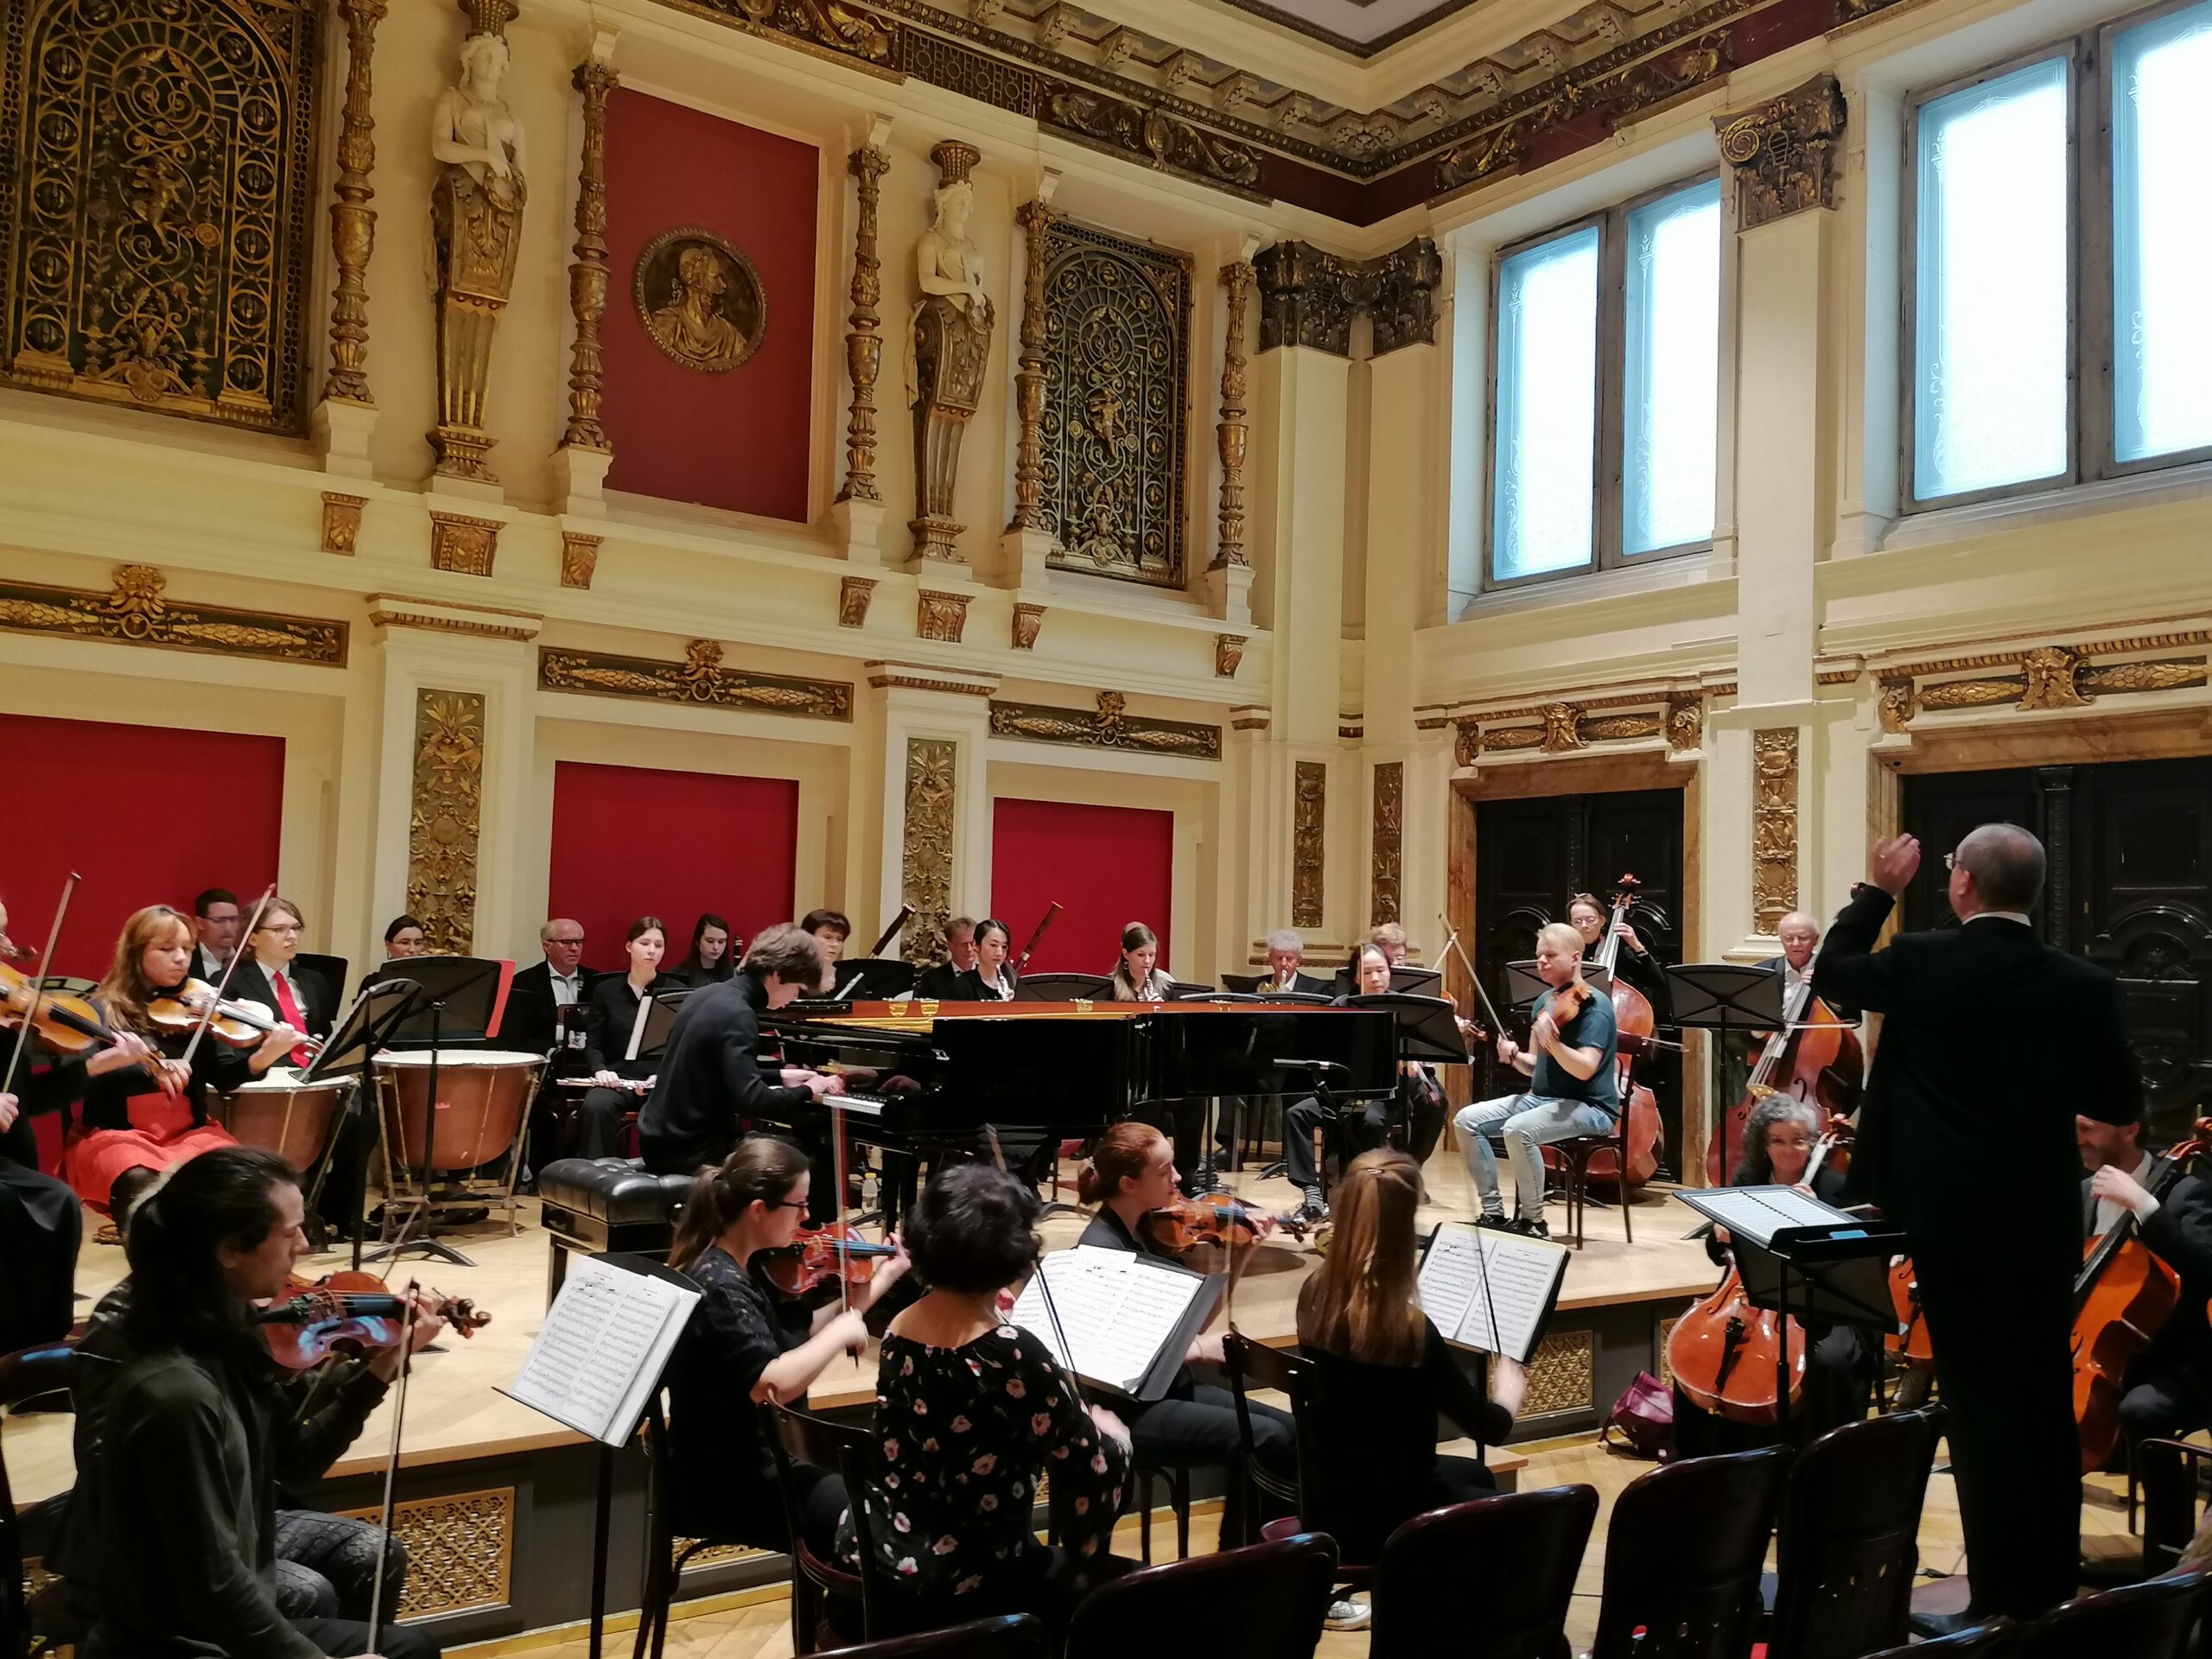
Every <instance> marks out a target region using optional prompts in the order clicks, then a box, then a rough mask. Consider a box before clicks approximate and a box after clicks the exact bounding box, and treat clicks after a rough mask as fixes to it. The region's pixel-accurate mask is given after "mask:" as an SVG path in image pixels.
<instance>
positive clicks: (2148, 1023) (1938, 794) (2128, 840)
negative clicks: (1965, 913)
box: [1899, 757, 2212, 1145]
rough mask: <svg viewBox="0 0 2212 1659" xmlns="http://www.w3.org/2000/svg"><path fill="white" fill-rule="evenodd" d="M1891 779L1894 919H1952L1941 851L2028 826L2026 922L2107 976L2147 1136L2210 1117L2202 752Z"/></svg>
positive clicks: (2210, 963)
mask: <svg viewBox="0 0 2212 1659" xmlns="http://www.w3.org/2000/svg"><path fill="white" fill-rule="evenodd" d="M1901 781H1902V782H1903V785H1904V789H1903V793H1902V798H1901V801H1900V809H1901V810H1900V814H1899V817H1900V822H1901V823H1903V825H1904V828H1905V829H1907V830H1909V831H1910V832H1911V833H1912V834H1913V835H1916V836H1918V837H1919V838H1920V844H1921V847H1922V849H1923V858H1922V860H1921V867H1920V874H1919V875H1918V876H1917V877H1916V879H1915V880H1914V881H1913V884H1912V886H1911V887H1910V888H1908V889H1907V890H1906V893H1905V895H1904V918H1903V919H1904V926H1906V927H1908V928H1928V927H1947V926H1956V925H1957V924H1958V918H1956V917H1955V916H1954V915H1953V914H1952V913H1951V906H1950V903H1949V901H1948V898H1947V897H1946V892H1947V878H1946V874H1945V872H1944V868H1943V855H1944V854H1946V853H1948V852H1949V851H1950V850H1951V849H1953V848H1955V847H1956V846H1957V845H1958V844H1959V842H1960V840H1961V838H1962V837H1963V836H1965V835H1966V833H1967V831H1968V830H1969V829H1973V828H1974V826H1975V825H1977V824H1981V823H2017V824H2020V825H2022V826H2024V828H2026V829H2032V830H2034V831H2035V833H2036V834H2037V836H2040V837H2041V838H2042V840H2043V843H2044V847H2045V849H2048V851H2049V853H2050V874H2049V876H2048V878H2047V880H2045V882H2044V894H2043V899H2042V902H2041V903H2040V904H2039V905H2037V908H2036V913H2035V923H2036V930H2037V932H2038V933H2039V934H2040V935H2041V936H2042V937H2043V938H2044V939H2046V940H2048V941H2050V943H2051V944H2056V945H2057V946H2059V947H2060V948H2062V949H2063V950H2071V951H2073V952H2075V954H2076V955H2079V956H2084V957H2088V958H2089V960H2091V961H2092V962H2094V963H2099V964H2101V966H2103V967H2105V968H2107V969H2110V970H2111V971H2112V972H2113V974H2114V975H2115V976H2118V978H2119V980H2120V986H2121V988H2122V989H2123V991H2124V992H2125V994H2126V1007H2127V1025H2128V1035H2129V1039H2130V1040H2131V1041H2132V1042H2133V1045H2134V1046H2135V1051H2136V1053H2137V1055H2138V1056H2139V1058H2140V1059H2141V1061H2142V1065H2143V1082H2144V1090H2145V1097H2146V1099H2147V1101H2148V1103H2149V1106H2150V1112H2151V1128H2152V1136H2153V1139H2154V1140H2155V1141H2157V1142H2158V1143H2159V1144H2161V1145H2164V1144H2170V1143H2171V1142H2173V1141H2179V1140H2183V1139H2185V1138H2187V1137H2188V1136H2189V1135H2190V1133H2191V1128H2192V1126H2193V1125H2194V1124H2195V1122H2196V1119H2197V1118H2198V1116H2202V1115H2205V1114H2208V1113H2212V757H2205V758H2198V759H2192V760H2128V761H2114V762H2112V763H2109V764H2107V765H2101V766H2033V767H2021V768H2018V769H2017V770H2012V771H2003V772H1939V773H1930V774H1928V775H1924V776H1909V777H1906V778H1904V779H1902V780H1901ZM2017 1040H2020V1041H2029V1042H2031V1041H2033V1040H2034V1039H2033V1036H2032V1034H2028V1035H2024V1036H2021V1037H2019V1038H2018V1039H2017Z"/></svg>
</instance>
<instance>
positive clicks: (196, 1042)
mask: <svg viewBox="0 0 2212 1659" xmlns="http://www.w3.org/2000/svg"><path fill="white" fill-rule="evenodd" d="M276 896H277V884H276V883H275V882H274V881H271V882H270V884H269V886H268V887H266V888H265V889H264V891H263V893H262V895H261V898H260V899H259V901H258V902H257V903H256V904H255V906H254V907H253V916H252V918H251V920H250V921H248V922H247V923H246V925H245V931H243V932H242V933H240V934H239V935H238V949H237V950H233V951H232V952H231V959H230V960H229V961H228V962H226V963H224V964H223V977H222V978H221V979H220V980H219V981H218V982H217V983H216V986H215V995H213V996H211V997H209V998H208V999H207V1007H204V1008H202V1009H200V1023H199V1024H198V1025H196V1026H194V1027H193V1028H192V1040H191V1041H190V1042H188V1043H187V1044H186V1045H185V1046H184V1065H185V1069H186V1070H187V1071H189V1070H191V1067H192V1057H193V1056H194V1054H197V1053H198V1052H200V1039H201V1038H203V1037H205V1036H206V1035H207V1027H209V1026H211V1025H213V1024H214V1022H215V1010H216V1009H217V1008H219V1007H221V1006H222V1002H223V993H224V992H225V991H227V990H229V989H230V988H231V976H232V975H233V974H235V973H236V972H238V962H239V959H240V958H241V957H244V956H245V953H246V951H247V950H248V949H249V948H250V947H249V945H248V944H247V943H246V942H247V941H248V940H249V939H251V938H253V936H254V935H255V934H256V933H258V932H259V931H261V918H262V914H263V912H265V911H266V910H267V909H268V908H269V901H270V899H274V898H275V897H276Z"/></svg>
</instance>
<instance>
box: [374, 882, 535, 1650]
mask: <svg viewBox="0 0 2212 1659" xmlns="http://www.w3.org/2000/svg"><path fill="white" fill-rule="evenodd" d="M418 913H419V912H418ZM345 1513H346V1515H347V1516H349V1517H350V1518H351V1519H353V1520H357V1521H371V1522H373V1521H374V1520H376V1519H377V1516H378V1511H376V1510H346V1511H345ZM514 1523H515V1491H514V1488H513V1487H512V1486H502V1487H500V1488H499V1490H498V1491H488V1492H456V1493H454V1495H453V1496H452V1497H410V1498H408V1499H405V1500H404V1501H403V1502H401V1503H395V1504H393V1505H392V1506H391V1529H392V1532H393V1534H394V1535H396V1536H397V1538H398V1539H399V1541H401V1542H402V1543H404V1544H405V1545H406V1546H407V1589H406V1592H405V1593H404V1595H402V1596H401V1597H400V1599H399V1605H398V1607H397V1609H396V1610H395V1611H396V1612H397V1616H398V1617H399V1618H434V1617H435V1616H436V1615H437V1614H440V1613H457V1612H460V1611H461V1610H462V1609H464V1608H467V1607H504V1606H505V1605H507V1603H508V1601H509V1600H510V1599H511V1598H510V1595H509V1586H510V1584H511V1582H512V1573H513V1566H514V1541H515V1524H514Z"/></svg>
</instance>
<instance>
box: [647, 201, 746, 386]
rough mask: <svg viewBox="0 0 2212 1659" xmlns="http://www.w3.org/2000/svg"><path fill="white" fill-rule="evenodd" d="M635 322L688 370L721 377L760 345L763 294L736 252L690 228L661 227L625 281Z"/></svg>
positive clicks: (707, 233) (664, 353)
mask: <svg viewBox="0 0 2212 1659" xmlns="http://www.w3.org/2000/svg"><path fill="white" fill-rule="evenodd" d="M631 289H632V297H633V299H634V300H635V301H636V303H637V307H638V321H639V322H640V323H642V324H644V325H645V334H646V337H647V338H648V339H650V340H652V343H653V344H654V345H655V346H658V347H659V348H660V353H661V355H662V356H664V357H665V358H667V359H669V361H670V362H671V363H674V364H676V365H677V366H679V367H681V368H686V369H690V371H692V372H694V373H695V374H723V373H727V372H728V371H730V370H731V369H734V368H735V367H737V366H738V365H739V364H741V363H743V362H745V361H746V360H747V359H749V358H750V357H751V356H752V355H753V353H755V352H757V351H759V350H760V342H761V341H762V340H764V339H766V337H767V333H768V296H767V292H766V289H763V288H762V287H761V285H760V272H759V271H758V270H754V269H753V261H752V260H750V259H748V258H747V257H745V253H744V251H743V250H741V249H740V248H738V247H737V246H735V245H734V244H732V243H731V242H730V241H729V240H728V238H724V237H721V236H718V235H716V234H715V232H712V231H707V230H701V229H700V228H699V227H698V226H693V225H687V226H682V227H680V228H678V229H676V230H672V231H663V232H661V233H660V234H659V235H658V236H657V237H655V238H653V239H652V241H650V242H648V243H646V244H645V251H643V252H642V253H640V254H639V256H638V264H637V269H636V270H635V272H634V273H633V274H632V279H631Z"/></svg>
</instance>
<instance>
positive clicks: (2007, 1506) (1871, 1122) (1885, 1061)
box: [1813, 823, 2142, 1634]
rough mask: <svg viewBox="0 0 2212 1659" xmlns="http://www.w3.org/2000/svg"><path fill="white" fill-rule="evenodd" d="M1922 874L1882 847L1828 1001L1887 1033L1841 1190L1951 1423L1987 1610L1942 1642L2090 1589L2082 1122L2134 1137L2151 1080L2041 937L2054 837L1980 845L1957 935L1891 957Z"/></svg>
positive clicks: (1847, 929)
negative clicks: (1910, 1275)
mask: <svg viewBox="0 0 2212 1659" xmlns="http://www.w3.org/2000/svg"><path fill="white" fill-rule="evenodd" d="M1920 859H1921V851H1920V843H1919V842H1917V841H1916V840H1915V839H1914V838H1913V837H1912V836H1895V837H1893V838H1891V839H1890V840H1887V841H1884V842H1878V843H1877V844H1876V846H1875V847H1874V849H1873V851H1872V855H1871V856H1870V857H1869V859H1868V861H1867V879H1866V881H1864V882H1862V883H1860V884H1859V886H1857V887H1854V888H1853V890H1852V898H1851V902H1850V903H1849V904H1848V905H1847V906H1844V909H1843V911H1842V912H1841V913H1840V915H1839V916H1838V917H1837V918H1836V919H1835V922H1834V925H1833V926H1832V927H1831V928H1830V929H1829V931H1828V937H1827V944H1826V945H1825V947H1824V948H1823V949H1822V950H1821V954H1820V957H1819V960H1818V962H1817V963H1815V966H1814V969H1813V988H1814V989H1815V991H1816V992H1817V993H1818V994H1819V995H1821V996H1822V997H1823V998H1826V999H1827V1000H1829V1001H1834V1002H1844V1003H1847V1004H1849V1005H1851V1006H1852V1007H1861V1008H1867V1009H1871V1010H1874V1011H1877V1012H1878V1013H1880V1014H1883V1015H1884V1016H1885V1021H1884V1024H1883V1027H1882V1033H1881V1040H1880V1043H1879V1045H1878V1047H1877V1049H1876V1051H1875V1054H1874V1065H1873V1072H1872V1077H1870V1078H1869V1079H1868V1082H1867V1085H1866V1097H1865V1101H1864V1103H1863V1104H1862V1106H1861V1107H1860V1110H1859V1135H1858V1139H1857V1141H1856V1142H1855V1144H1854V1147H1853V1159H1852V1166H1851V1179H1850V1183H1849V1185H1848V1188H1847V1191H1848V1193H1849V1195H1850V1196H1851V1197H1852V1198H1853V1199H1864V1200H1871V1201H1872V1202H1873V1203H1875V1204H1878V1205H1880V1206H1881V1208H1882V1210H1883V1211H1884V1213H1885V1215H1887V1216H1888V1217H1891V1219H1892V1220H1894V1221H1896V1222H1897V1223H1899V1224H1902V1225H1903V1226H1904V1229H1905V1230H1906V1232H1907V1233H1908V1234H1909V1235H1910V1240H1911V1246H1912V1259H1913V1264H1914V1267H1915V1268H1916V1274H1917V1277H1918V1280H1919V1285H1920V1297H1921V1306H1922V1308H1923V1312H1924V1313H1925V1315H1926V1318H1927V1320H1928V1331H1929V1340H1930V1342H1931V1343H1932V1344H1933V1346H1934V1348H1935V1352H1936V1379H1937V1382H1938V1383H1939V1384H1940V1386H1941V1388H1942V1395H1943V1402H1944V1404H1945V1405H1946V1406H1947V1407H1948V1408H1949V1418H1948V1428H1947V1433H1948V1437H1949V1440H1950V1446H1951V1465H1952V1469H1953V1471H1954V1472H1955V1475H1956V1477H1957V1480H1958V1493H1959V1516H1960V1520H1961V1523H1962V1525H1963V1528H1964V1530H1965V1534H1966V1547H1967V1575H1968V1577H1969V1579H1970V1580H1971V1582H1972V1586H1973V1594H1972V1598H1971V1600H1970V1602H1969V1605H1968V1608H1967V1612H1966V1613H1965V1614H1964V1615H1958V1614H1953V1615H1948V1616H1946V1617H1942V1618H1932V1619H1923V1618H1916V1619H1915V1621H1914V1624H1915V1628H1916V1630H1921V1631H1922V1632H1923V1634H1929V1633H1937V1632H1940V1631H1942V1630H1948V1629H1954V1628H1960V1627H1961V1626H1962V1625H1963V1624H1966V1623H1967V1622H1969V1621H1973V1620H1979V1619H1981V1618H1986V1617H1988V1616H1990V1615H1993V1614H1998V1613H2004V1614H2009V1615H2011V1616H2012V1617H2013V1618H2032V1617H2034V1616H2036V1615H2037V1614H2039V1613H2042V1612H2044V1611H2048V1610H2049V1609H2050V1608H2051V1607H2053V1606H2056V1605H2057V1604H2058V1603H2060V1602H2062V1601H2064V1600H2066V1599H2068V1598H2069V1597H2070V1596H2072V1595H2073V1594H2074V1592H2075V1588H2076V1586H2077V1584H2078V1581H2079V1577H2080V1572H2079V1568H2080V1552H2081V1465H2080V1462H2079V1456H2080V1454H2079V1452H2078V1451H2077V1449H2076V1442H2075V1423H2074V1412H2073V1402H2072V1396H2071V1386H2070V1381H2071V1375H2072V1363H2071V1358H2070V1353H2069V1349H2070V1340H2071V1335H2072V1330H2073V1296H2072V1291H2073V1283H2074V1275H2075V1270H2076V1269H2077V1268H2079V1266H2080V1265H2081V1259H2082V1208H2081V1205H2082V1193H2081V1180H2082V1166H2081V1160H2080V1155H2079V1153H2078V1151H2077V1148H2076V1147H2075V1123H2074V1120H2075V1116H2076V1115H2077V1114H2079V1115H2082V1116H2088V1117H2091V1118H2094V1119H2097V1120H2099V1121H2101V1122H2110V1123H2121V1122H2131V1121H2133V1119H2134V1118H2135V1117H2136V1116H2138V1115H2139V1113H2140V1111H2141V1109H2142V1108H2141V1097H2142V1084H2141V1078H2140V1077H2139V1074H2138V1071H2137V1069H2136V1064H2135V1058H2134V1056H2133V1052H2131V1051H2130V1050H2129V1048H2128V1045H2127V1033H2126V1027H2125V1023H2124V1021H2123V1019H2122V1004H2121V1000H2120V987H2119V985H2118V983H2117V982H2115V981H2114V980H2113V977H2112V976H2111V975H2109V974H2107V973H2106V972H2105V971H2104V970H2103V969H2101V968H2098V967H2096V966H2094V964H2092V963H2088V962H2085V961H2082V959H2080V958H2079V957H2073V956H2069V955H2068V954H2067V953H2066V952H2064V951H2063V950H2056V949H2054V948H2052V947H2051V946H2050V945H2047V944H2043V943H2041V942H2040V941H2038V940H2037V938H2036V936H2035V931H2034V928H2033V926H2032V925H2031V922H2030V920H2029V912H2031V911H2032V910H2033V909H2034V907H2035V905H2036V901H2037V898H2038V897H2039V896H2040V895H2041V893H2042V891H2043V882H2044V849H2043V844H2042V842H2038V841H2037V839H2036V838H2035V836H2031V835H2030V834H2029V833H2028V832H2027V831H2026V830H2025V829H2020V828H2018V826H2017V825H2013V824H2008V823H1986V824H1983V825H1982V826H1981V827H1980V828H1979V829H1975V830H1974V831H1972V832H1971V833H1970V834H1968V835H1967V837H1966V838H1965V839H1964V840H1963V841H1961V842H1960V843H1959V845H1958V849H1957V850H1956V851H1955V852H1954V853H1952V854H1951V855H1949V856H1948V857H1947V858H1946V859H1945V861H1944V862H1945V864H1946V866H1947V867H1948V869H1949V872H1950V877H1949V887H1948V893H1949V898H1950V903H1951V909H1952V911H1953V912H1955V914H1956V915H1957V916H1958V917H1959V918H1960V922H1961V925H1960V926H1959V927H1957V928H1955V929H1952V930H1944V931H1932V932H1925V933H1906V934H1901V935H1899V936H1898V937H1897V938H1896V939H1894V940H1892V941H1891V944H1889V945H1888V946H1887V947H1886V948H1885V949H1883V950H1876V949H1875V948H1874V944H1875V939H1876V938H1877V937H1878V935H1879V933H1880V931H1881V929H1882V925H1883V924H1884V923H1885V921H1886V920H1887V919H1888V918H1889V914H1890V912H1891V909H1892V908H1894V907H1895V906H1896V903H1897V897H1898V895H1899V894H1901V893H1904V890H1905V887H1907V885H1908V884H1910V881H1911V880H1912V878H1913V875H1914V874H1915V872H1916V871H1917V870H1918V869H1919V868H1920ZM1962 1170H1971V1171H1972V1172H1973V1173H1974V1178H1973V1179H1970V1180H1961V1179H1959V1174H1960V1172H1961V1171H1962Z"/></svg>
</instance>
